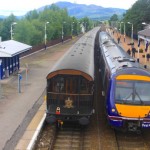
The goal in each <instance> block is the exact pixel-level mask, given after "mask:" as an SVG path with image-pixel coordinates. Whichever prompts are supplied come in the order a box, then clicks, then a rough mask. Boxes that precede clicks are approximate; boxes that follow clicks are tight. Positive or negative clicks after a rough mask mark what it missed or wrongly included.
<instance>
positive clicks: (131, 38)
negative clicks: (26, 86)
mask: <svg viewBox="0 0 150 150" xmlns="http://www.w3.org/2000/svg"><path fill="white" fill-rule="evenodd" d="M128 24H131V25H132V31H131V40H132V43H133V23H131V22H128Z"/></svg>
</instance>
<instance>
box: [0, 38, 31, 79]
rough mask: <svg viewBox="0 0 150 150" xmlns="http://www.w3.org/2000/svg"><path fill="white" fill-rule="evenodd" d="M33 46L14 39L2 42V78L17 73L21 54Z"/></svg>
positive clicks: (0, 59)
mask: <svg viewBox="0 0 150 150" xmlns="http://www.w3.org/2000/svg"><path fill="white" fill-rule="evenodd" d="M31 48H32V46H30V45H27V44H24V43H21V42H18V41H14V40H9V41H2V42H0V79H4V78H8V77H9V76H10V75H12V74H15V73H17V72H18V71H19V69H20V59H19V55H20V54H22V53H24V52H26V51H28V50H30V49H31Z"/></svg>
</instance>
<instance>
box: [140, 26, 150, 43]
mask: <svg viewBox="0 0 150 150" xmlns="http://www.w3.org/2000/svg"><path fill="white" fill-rule="evenodd" d="M138 38H139V39H143V40H145V41H148V42H150V28H147V29H145V30H141V31H139V32H138Z"/></svg>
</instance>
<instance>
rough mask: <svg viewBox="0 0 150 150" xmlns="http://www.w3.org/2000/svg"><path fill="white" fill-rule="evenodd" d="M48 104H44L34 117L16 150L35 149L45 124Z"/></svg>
mask: <svg viewBox="0 0 150 150" xmlns="http://www.w3.org/2000/svg"><path fill="white" fill-rule="evenodd" d="M45 109H46V104H45V102H43V104H42V106H41V107H40V108H39V110H38V112H37V113H36V114H35V116H34V117H33V119H32V121H31V122H30V124H29V125H28V127H27V128H26V130H25V132H24V134H23V136H22V137H21V139H20V140H19V142H18V144H17V146H16V147H15V150H31V149H32V148H33V147H34V144H35V141H36V139H37V136H38V135H39V133H40V131H41V128H42V125H43V123H44V120H45V117H46V114H45Z"/></svg>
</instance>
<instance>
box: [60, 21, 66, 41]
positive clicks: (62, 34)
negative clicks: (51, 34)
mask: <svg viewBox="0 0 150 150" xmlns="http://www.w3.org/2000/svg"><path fill="white" fill-rule="evenodd" d="M65 23H66V22H65V21H64V22H63V23H62V32H61V36H62V43H63V42H64V24H65Z"/></svg>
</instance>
